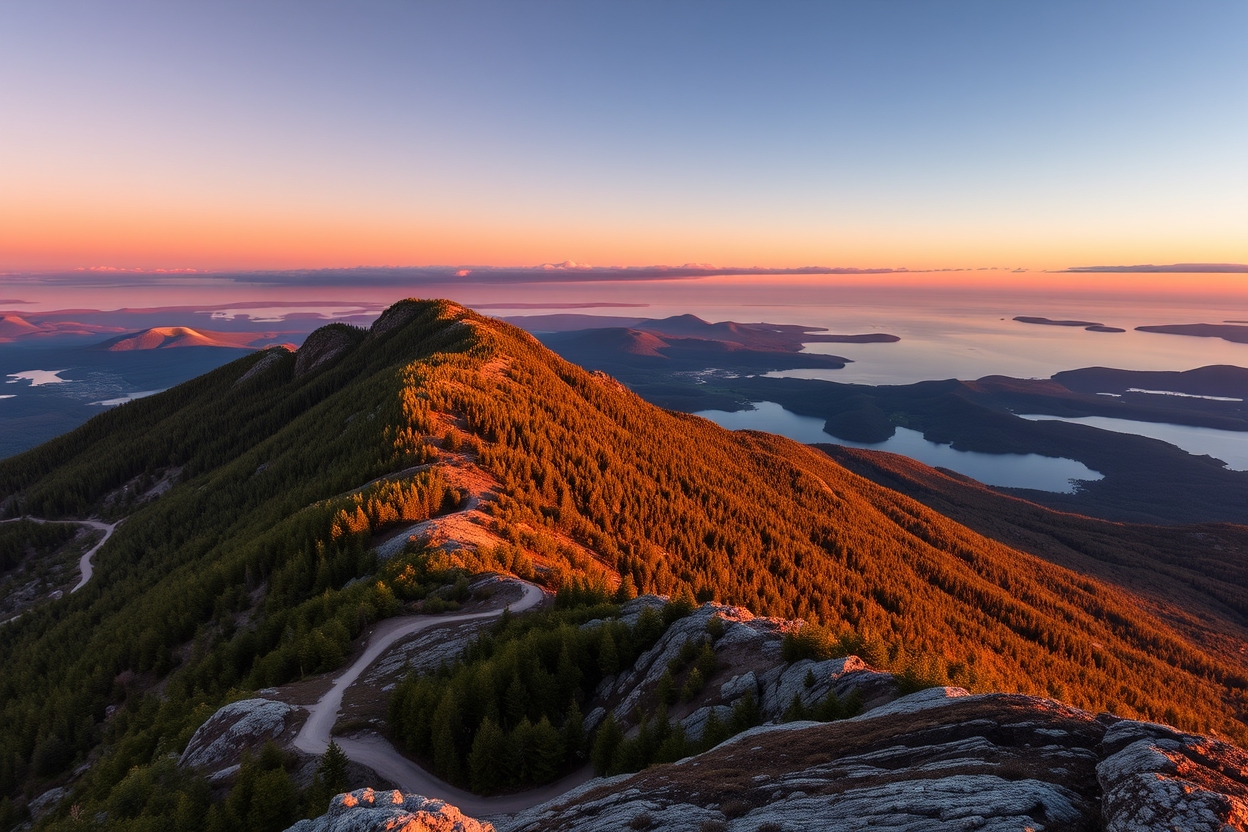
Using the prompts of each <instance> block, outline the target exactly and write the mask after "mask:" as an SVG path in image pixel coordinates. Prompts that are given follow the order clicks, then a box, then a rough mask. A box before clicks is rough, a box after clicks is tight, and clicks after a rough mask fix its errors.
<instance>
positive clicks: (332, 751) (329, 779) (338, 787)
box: [316, 740, 347, 796]
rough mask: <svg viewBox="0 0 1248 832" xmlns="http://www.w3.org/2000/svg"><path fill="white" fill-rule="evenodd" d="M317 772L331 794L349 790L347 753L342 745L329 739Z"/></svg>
mask: <svg viewBox="0 0 1248 832" xmlns="http://www.w3.org/2000/svg"><path fill="white" fill-rule="evenodd" d="M316 773H317V774H318V775H320V777H321V782H322V783H323V784H324V785H325V789H326V790H327V791H328V792H329V794H330V795H331V796H333V795H336V794H339V793H341V792H345V791H346V790H347V755H346V752H344V751H343V750H342V746H340V745H338V743H336V742H334V741H333V740H330V741H329V745H328V746H327V747H326V748H325V753H324V754H322V755H321V761H320V762H319V763H317V766H316Z"/></svg>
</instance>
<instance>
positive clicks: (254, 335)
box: [99, 326, 279, 352]
mask: <svg viewBox="0 0 1248 832" xmlns="http://www.w3.org/2000/svg"><path fill="white" fill-rule="evenodd" d="M278 337H279V336H278V334H277V333H272V332H213V331H211V330H206V329H191V328H190V327H186V326H158V327H152V328H151V329H145V330H143V331H141V332H132V333H130V334H128V335H122V336H119V337H117V338H112V339H109V340H108V341H105V342H104V343H102V344H100V345H99V349H104V350H109V351H110V352H126V351H130V350H166V349H173V348H176V347H230V348H234V349H238V348H239V347H244V348H249V349H261V348H262V347H266V346H270V345H271V344H272V343H273V342H274V339H276V338H278Z"/></svg>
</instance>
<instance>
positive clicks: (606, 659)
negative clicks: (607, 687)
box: [598, 627, 620, 676]
mask: <svg viewBox="0 0 1248 832" xmlns="http://www.w3.org/2000/svg"><path fill="white" fill-rule="evenodd" d="M598 669H599V670H600V671H602V675H603V676H610V675H612V674H613V673H618V672H619V670H620V657H619V653H618V652H617V651H616V649H615V638H614V637H613V636H612V635H611V630H610V629H608V628H606V627H603V628H602V640H601V641H600V642H598Z"/></svg>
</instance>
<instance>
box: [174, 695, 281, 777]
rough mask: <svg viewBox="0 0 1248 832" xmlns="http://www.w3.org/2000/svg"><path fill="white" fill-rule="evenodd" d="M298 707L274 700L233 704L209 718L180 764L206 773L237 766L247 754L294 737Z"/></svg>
mask: <svg viewBox="0 0 1248 832" xmlns="http://www.w3.org/2000/svg"><path fill="white" fill-rule="evenodd" d="M299 713H300V711H299V708H296V707H295V706H294V705H287V704H286V703H285V702H274V701H273V700H271V699H243V700H240V701H238V702H231V703H230V704H228V705H226V706H225V707H223V708H221V709H220V710H218V711H217V712H216V713H215V714H213V715H212V716H210V717H208V721H207V722H205V723H204V724H203V725H201V726H199V729H198V730H197V731H196V732H195V734H194V735H193V736H192V737H191V741H190V742H189V743H187V745H186V750H185V751H183V752H182V757H181V758H180V759H179V760H178V765H180V766H183V767H187V768H197V769H201V770H203V771H205V772H209V773H212V772H218V771H222V770H224V769H227V768H230V767H231V766H237V765H238V761H239V759H240V758H241V757H242V754H243V752H244V751H248V750H255V749H257V748H259V747H260V746H262V745H264V744H265V743H266V742H268V741H270V740H273V741H274V742H277V741H280V740H281V739H282V738H283V737H284V736H286V734H287V732H290V733H291V735H292V736H293V731H294V728H295V727H296V722H297V720H298V716H299Z"/></svg>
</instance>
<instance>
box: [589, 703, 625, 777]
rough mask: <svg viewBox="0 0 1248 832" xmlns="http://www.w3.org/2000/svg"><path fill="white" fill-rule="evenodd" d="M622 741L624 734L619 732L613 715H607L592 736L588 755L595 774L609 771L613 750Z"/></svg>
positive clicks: (618, 726)
mask: <svg viewBox="0 0 1248 832" xmlns="http://www.w3.org/2000/svg"><path fill="white" fill-rule="evenodd" d="M623 740H624V732H623V731H621V730H620V725H619V723H618V722H616V721H615V714H607V718H606V719H604V720H603V721H602V724H601V725H599V726H598V731H597V732H596V733H595V734H594V747H593V749H592V750H591V751H590V755H589V756H590V761H591V762H592V763H593V765H594V773H595V774H598V775H603V774H606V773H607V772H608V771H610V770H611V761H612V759H613V758H614V757H615V750H616V748H617V747H618V746H619V745H620V743H621V742H623Z"/></svg>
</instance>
